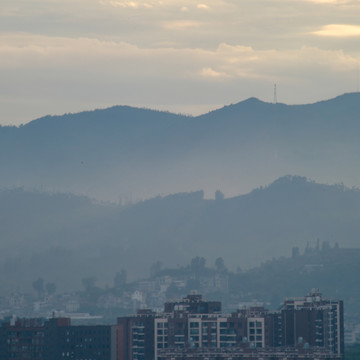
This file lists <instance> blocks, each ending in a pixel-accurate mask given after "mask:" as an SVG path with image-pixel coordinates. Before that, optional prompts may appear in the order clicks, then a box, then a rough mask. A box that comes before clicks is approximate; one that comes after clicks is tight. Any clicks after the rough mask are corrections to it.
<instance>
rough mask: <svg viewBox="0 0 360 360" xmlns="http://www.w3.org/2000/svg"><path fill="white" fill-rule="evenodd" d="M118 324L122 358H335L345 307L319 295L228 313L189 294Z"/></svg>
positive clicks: (338, 354) (340, 348) (341, 344)
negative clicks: (161, 308) (159, 309)
mask: <svg viewBox="0 0 360 360" xmlns="http://www.w3.org/2000/svg"><path fill="white" fill-rule="evenodd" d="M121 324H124V325H123V326H120V330H119V331H118V334H124V335H123V336H122V339H119V344H125V343H126V346H123V345H122V346H120V347H121V348H123V349H127V350H126V351H125V352H124V356H123V357H122V358H120V360H135V359H141V360H142V359H146V360H153V359H154V360H168V359H175V360H177V359H189V360H190V359H194V360H195V359H196V360H199V359H215V358H216V359H247V358H251V359H254V360H255V359H257V358H259V359H260V358H264V359H266V358H272V359H280V358H281V359H282V358H284V357H293V358H294V359H313V358H314V356H315V357H316V358H319V359H337V360H338V359H342V358H343V353H344V340H343V339H344V330H343V328H344V323H343V303H342V301H334V300H326V299H323V298H322V296H321V294H320V293H319V292H318V291H312V292H311V293H310V294H309V295H307V296H305V297H303V298H294V299H287V300H286V301H285V302H284V305H283V307H282V309H280V310H278V311H268V310H266V309H264V308H263V307H251V308H244V309H240V310H238V311H237V312H234V313H231V314H224V313H222V312H221V303H220V302H217V301H204V300H203V299H202V297H201V296H200V295H189V296H187V297H186V298H184V299H182V300H179V301H175V302H167V303H165V305H164V311H163V312H162V313H157V314H155V313H152V312H149V311H148V312H147V313H146V317H144V313H141V312H140V313H138V315H137V316H136V317H133V318H120V319H119V320H118V325H121ZM137 326H138V327H140V328H137ZM139 329H140V330H141V331H140V330H139ZM125 334H126V335H125ZM139 334H140V336H141V337H140V339H141V342H140V343H139ZM142 334H144V335H142ZM145 334H147V336H145ZM151 336H153V339H152V340H151ZM145 339H146V341H145ZM145 344H146V345H145ZM151 344H152V345H151ZM145 347H146V349H147V352H145ZM135 350H136V351H135ZM151 351H153V352H152V353H151ZM290 353H291V354H290ZM139 354H140V357H139ZM143 354H146V356H145V357H141V356H142V355H143Z"/></svg>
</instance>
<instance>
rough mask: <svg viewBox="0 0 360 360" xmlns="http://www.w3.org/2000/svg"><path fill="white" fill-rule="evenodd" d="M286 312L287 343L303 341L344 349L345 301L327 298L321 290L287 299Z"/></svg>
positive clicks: (284, 315)
mask: <svg viewBox="0 0 360 360" xmlns="http://www.w3.org/2000/svg"><path fill="white" fill-rule="evenodd" d="M281 313H282V323H283V331H282V332H283V334H282V335H283V345H284V346H296V345H297V344H298V343H299V342H303V343H306V344H309V346H314V347H317V348H325V349H328V350H329V351H331V352H333V353H335V354H343V353H344V305H343V302H342V301H338V300H331V299H323V297H322V295H321V293H320V292H319V291H318V290H313V291H311V292H310V293H309V294H308V295H307V296H304V297H301V298H292V299H286V300H285V302H284V306H283V309H282V311H281Z"/></svg>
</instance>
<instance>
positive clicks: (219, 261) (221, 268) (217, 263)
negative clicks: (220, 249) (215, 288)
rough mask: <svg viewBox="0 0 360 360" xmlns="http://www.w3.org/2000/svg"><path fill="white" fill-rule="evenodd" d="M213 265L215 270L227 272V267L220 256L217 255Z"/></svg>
mask: <svg viewBox="0 0 360 360" xmlns="http://www.w3.org/2000/svg"><path fill="white" fill-rule="evenodd" d="M215 267H216V271H217V272H227V268H226V266H225V262H224V259H223V258H222V257H218V258H217V259H216V260H215Z"/></svg>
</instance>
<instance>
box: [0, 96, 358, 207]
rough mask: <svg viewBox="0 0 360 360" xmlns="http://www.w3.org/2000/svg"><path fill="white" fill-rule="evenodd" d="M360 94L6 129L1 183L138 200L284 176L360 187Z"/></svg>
mask: <svg viewBox="0 0 360 360" xmlns="http://www.w3.org/2000/svg"><path fill="white" fill-rule="evenodd" d="M359 114H360V94H359V93H353V94H346V95H342V96H339V97H337V98H335V99H331V100H328V101H322V102H318V103H315V104H310V105H294V106H289V105H284V104H270V103H264V102H262V101H259V100H257V99H254V98H251V99H248V100H246V101H243V102H240V103H238V104H234V105H229V106H225V107H224V108H221V109H219V110H216V111H213V112H210V113H208V114H204V115H201V116H198V117H187V116H182V115H175V114H171V113H167V112H159V111H153V110H146V109H137V108H131V107H127V106H115V107H112V108H109V109H105V110H95V111H90V112H82V113H78V114H66V115H63V116H46V117H44V118H41V119H37V120H34V121H32V122H30V123H28V124H26V125H24V126H21V127H19V128H16V127H0V168H1V172H0V184H2V185H3V186H11V187H14V186H15V187H16V186H25V187H27V188H36V189H40V190H55V191H62V192H73V193H77V194H86V195H88V196H91V197H97V198H99V199H107V200H113V201H118V200H119V199H122V200H125V201H129V200H131V199H135V200H137V199H144V198H150V197H153V196H156V195H158V194H167V193H175V192H180V191H182V192H189V191H193V190H196V189H200V188H201V189H204V190H205V194H206V196H207V197H209V196H210V197H211V196H212V195H213V193H214V192H215V190H216V189H218V188H220V189H221V190H222V191H224V192H225V194H227V195H228V196H231V195H236V194H239V193H246V192H248V191H250V190H251V189H253V188H254V187H257V186H260V185H264V184H269V183H271V182H272V181H273V180H274V179H276V178H278V177H279V176H282V175H283V174H288V173H291V174H294V173H297V174H302V175H304V176H307V177H308V178H312V179H315V180H316V181H319V182H323V183H336V182H340V181H343V182H345V183H346V184H349V185H350V186H352V185H356V186H360V180H359V178H360V167H359V166H358V164H359V157H360V142H359V141H358V134H359V131H360V121H359Z"/></svg>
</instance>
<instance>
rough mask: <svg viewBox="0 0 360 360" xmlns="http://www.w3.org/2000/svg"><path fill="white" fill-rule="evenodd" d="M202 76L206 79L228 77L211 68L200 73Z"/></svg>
mask: <svg viewBox="0 0 360 360" xmlns="http://www.w3.org/2000/svg"><path fill="white" fill-rule="evenodd" d="M200 74H201V76H203V77H205V78H222V77H228V76H227V75H226V74H224V73H221V72H218V71H215V70H214V69H212V68H211V67H206V68H203V69H202V70H201V72H200Z"/></svg>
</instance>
